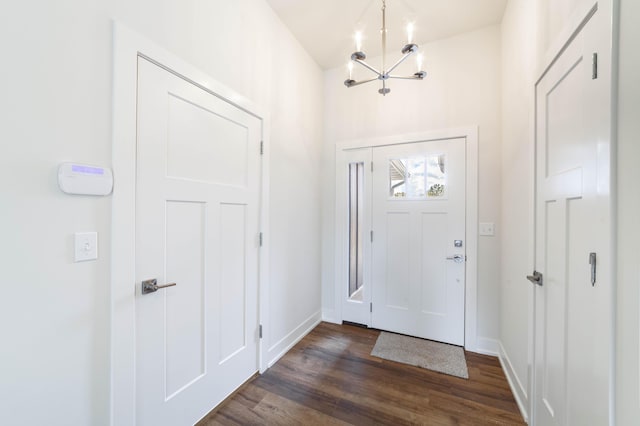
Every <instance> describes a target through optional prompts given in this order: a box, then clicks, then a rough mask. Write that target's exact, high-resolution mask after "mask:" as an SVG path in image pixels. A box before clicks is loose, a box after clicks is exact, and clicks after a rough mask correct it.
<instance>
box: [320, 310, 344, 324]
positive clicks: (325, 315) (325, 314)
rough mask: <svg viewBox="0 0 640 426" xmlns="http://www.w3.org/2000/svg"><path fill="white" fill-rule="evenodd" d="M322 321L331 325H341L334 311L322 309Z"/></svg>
mask: <svg viewBox="0 0 640 426" xmlns="http://www.w3.org/2000/svg"><path fill="white" fill-rule="evenodd" d="M322 321H324V322H330V323H332V324H342V321H339V320H338V315H336V311H335V309H323V310H322Z"/></svg>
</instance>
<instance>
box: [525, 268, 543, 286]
mask: <svg viewBox="0 0 640 426" xmlns="http://www.w3.org/2000/svg"><path fill="white" fill-rule="evenodd" d="M527 279H528V280H529V281H531V282H532V283H534V284H537V285H540V286H541V285H542V274H541V273H540V272H538V271H533V275H527Z"/></svg>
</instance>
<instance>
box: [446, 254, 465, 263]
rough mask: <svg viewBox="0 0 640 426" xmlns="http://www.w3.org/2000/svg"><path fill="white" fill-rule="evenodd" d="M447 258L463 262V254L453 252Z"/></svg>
mask: <svg viewBox="0 0 640 426" xmlns="http://www.w3.org/2000/svg"><path fill="white" fill-rule="evenodd" d="M447 260H453V261H454V262H456V263H462V262H464V256H463V255H461V254H454V255H453V256H448V257H447Z"/></svg>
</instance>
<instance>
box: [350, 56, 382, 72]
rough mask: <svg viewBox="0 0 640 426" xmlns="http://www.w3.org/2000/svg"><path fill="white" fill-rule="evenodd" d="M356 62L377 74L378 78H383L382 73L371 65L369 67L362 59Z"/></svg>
mask: <svg viewBox="0 0 640 426" xmlns="http://www.w3.org/2000/svg"><path fill="white" fill-rule="evenodd" d="M354 62H357V63H359V64H360V65H362V66H363V67H365V68H367V69H369V70H371V71H373V72H374V73H376V74H377V75H378V76H381V75H382V73H381V72H380V71H378V70H377V69H375V68H374V67H372V66H371V65H369V64H368V63H366V62H365V61H363V60H361V59H354Z"/></svg>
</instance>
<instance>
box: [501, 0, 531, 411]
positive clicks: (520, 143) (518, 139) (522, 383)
mask: <svg viewBox="0 0 640 426" xmlns="http://www.w3.org/2000/svg"><path fill="white" fill-rule="evenodd" d="M536 16H537V9H536V4H535V2H531V1H527V0H512V1H510V2H509V3H508V4H507V9H506V10H505V14H504V17H503V19H502V164H501V172H502V176H503V177H504V178H503V179H502V185H501V192H502V228H503V229H502V231H503V232H502V239H501V244H502V247H501V249H502V256H501V260H502V261H501V271H502V273H501V275H502V286H501V287H502V288H501V300H502V304H501V307H500V308H501V313H502V314H501V320H502V321H501V327H500V340H501V348H500V351H501V353H500V355H501V358H502V360H503V365H504V367H505V369H506V373H507V377H509V378H510V380H511V384H512V389H513V391H514V394H515V395H516V397H517V400H518V401H519V402H520V403H521V404H522V408H523V409H525V410H526V409H527V407H528V406H529V395H530V390H531V389H530V385H531V381H530V378H531V377H530V375H531V347H530V340H531V336H530V332H529V330H530V328H529V321H530V318H532V317H531V315H532V306H533V305H532V297H533V288H532V286H531V284H530V283H529V281H527V280H526V278H525V275H527V274H528V273H530V272H529V271H531V270H532V269H533V262H532V259H533V243H532V238H533V231H532V227H533V201H532V200H533V152H534V151H533V143H534V140H533V135H534V115H533V109H532V106H533V103H534V84H535V81H536V69H537V62H536V61H537V43H536V31H537V27H536V24H537V20H536Z"/></svg>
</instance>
